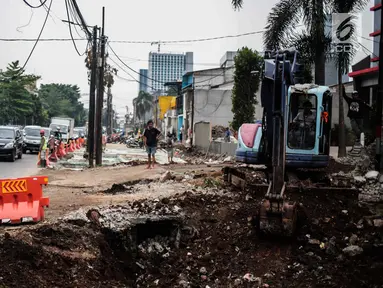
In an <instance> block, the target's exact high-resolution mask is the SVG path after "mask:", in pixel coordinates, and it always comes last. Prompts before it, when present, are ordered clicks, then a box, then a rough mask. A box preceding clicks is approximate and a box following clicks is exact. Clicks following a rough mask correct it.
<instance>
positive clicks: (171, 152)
mask: <svg viewBox="0 0 383 288" xmlns="http://www.w3.org/2000/svg"><path fill="white" fill-rule="evenodd" d="M166 150H167V152H168V162H169V164H170V163H174V162H173V157H174V143H173V134H172V133H170V132H169V133H168V139H167V141H166Z"/></svg>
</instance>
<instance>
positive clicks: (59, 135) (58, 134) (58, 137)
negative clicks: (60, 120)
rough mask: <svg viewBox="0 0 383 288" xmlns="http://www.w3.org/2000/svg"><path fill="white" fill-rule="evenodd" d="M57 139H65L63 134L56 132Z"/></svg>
mask: <svg viewBox="0 0 383 288" xmlns="http://www.w3.org/2000/svg"><path fill="white" fill-rule="evenodd" d="M55 138H56V139H57V140H61V139H62V138H63V136H62V134H61V132H59V131H56V132H55Z"/></svg>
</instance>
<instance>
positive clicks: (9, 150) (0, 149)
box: [0, 126, 23, 162]
mask: <svg viewBox="0 0 383 288" xmlns="http://www.w3.org/2000/svg"><path fill="white" fill-rule="evenodd" d="M0 157H6V158H8V159H9V160H10V161H11V162H14V161H15V160H16V158H18V159H21V158H22V157H23V136H22V134H21V130H20V129H19V128H18V127H9V126H0Z"/></svg>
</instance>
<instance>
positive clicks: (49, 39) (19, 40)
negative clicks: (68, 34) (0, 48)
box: [0, 38, 88, 42]
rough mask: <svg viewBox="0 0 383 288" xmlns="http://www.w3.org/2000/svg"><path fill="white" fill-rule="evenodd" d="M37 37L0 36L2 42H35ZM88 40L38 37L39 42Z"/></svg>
mask: <svg viewBox="0 0 383 288" xmlns="http://www.w3.org/2000/svg"><path fill="white" fill-rule="evenodd" d="M36 40H37V39H25V38H24V39H21V38H0V41H2V42H35V41H36ZM73 40H76V41H84V40H86V41H88V40H87V39H81V38H79V39H72V38H48V39H39V42H64V41H73Z"/></svg>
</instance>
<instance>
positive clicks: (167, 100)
mask: <svg viewBox="0 0 383 288" xmlns="http://www.w3.org/2000/svg"><path fill="white" fill-rule="evenodd" d="M176 98H177V97H176V96H159V97H158V105H159V106H160V115H159V116H160V119H161V120H162V119H164V116H165V113H166V112H168V110H171V109H172V108H175V101H176Z"/></svg>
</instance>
